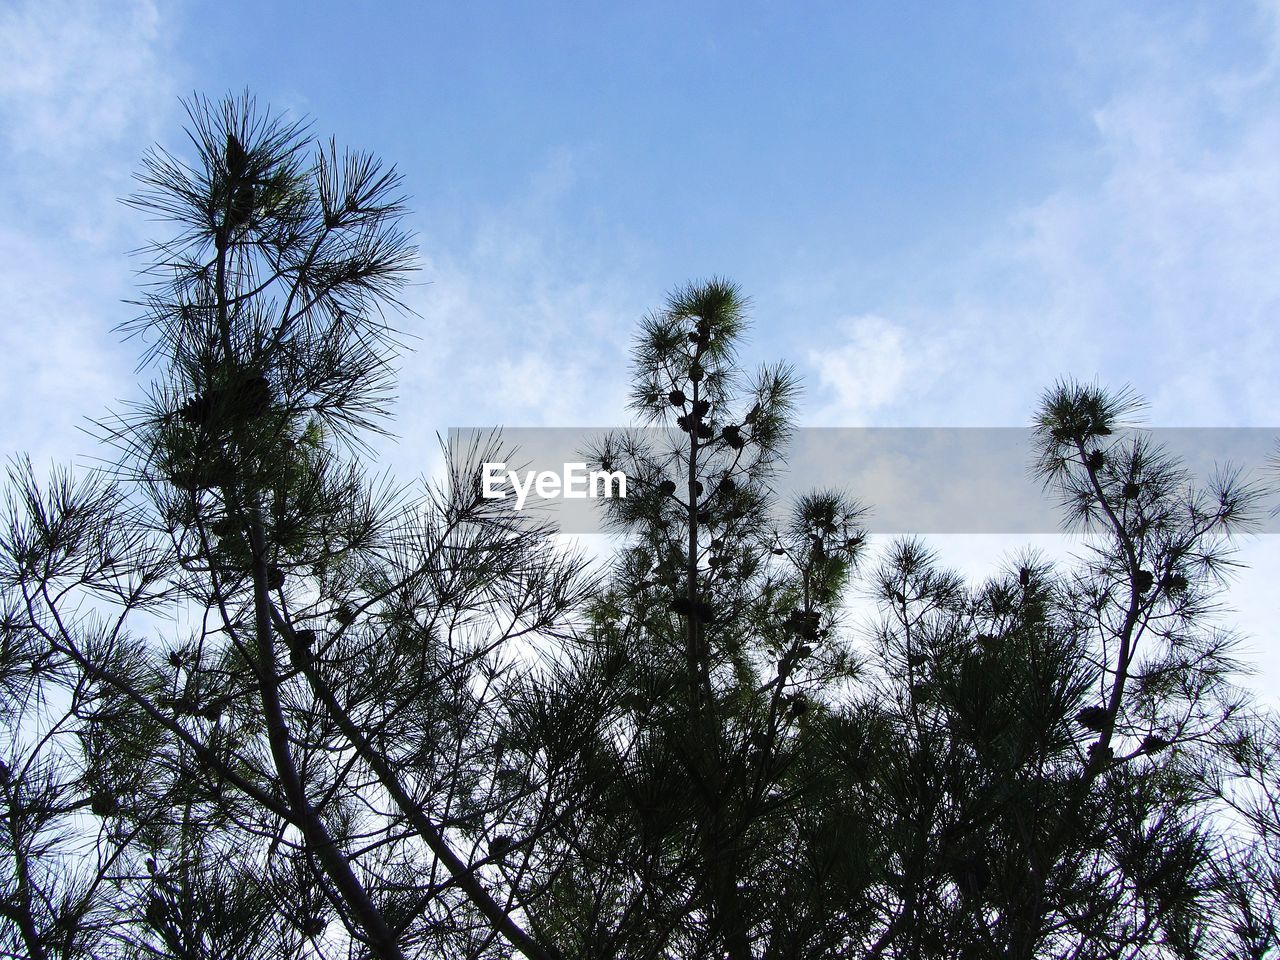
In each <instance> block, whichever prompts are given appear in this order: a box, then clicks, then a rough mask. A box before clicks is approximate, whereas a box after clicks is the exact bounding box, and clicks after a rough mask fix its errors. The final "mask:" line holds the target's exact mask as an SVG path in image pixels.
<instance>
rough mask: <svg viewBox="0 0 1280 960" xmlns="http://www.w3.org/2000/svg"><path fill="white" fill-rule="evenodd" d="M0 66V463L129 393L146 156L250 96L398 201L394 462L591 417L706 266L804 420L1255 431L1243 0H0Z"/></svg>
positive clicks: (1261, 163) (1277, 311)
mask: <svg viewBox="0 0 1280 960" xmlns="http://www.w3.org/2000/svg"><path fill="white" fill-rule="evenodd" d="M0 64H3V65H4V66H3V68H0V170H3V171H4V172H5V174H4V177H3V178H2V179H0V404H2V405H3V407H2V408H3V409H4V410H5V411H6V413H5V416H4V417H3V418H0V448H3V449H4V450H5V451H6V452H8V451H15V450H26V451H29V452H31V453H32V454H33V456H34V457H35V458H36V460H37V462H42V463H44V462H48V461H49V460H51V459H57V460H67V459H72V458H76V457H83V456H85V455H87V454H91V453H92V452H93V448H92V445H91V444H90V443H89V442H88V440H87V439H86V438H85V436H84V435H83V434H82V433H80V432H79V431H78V430H77V426H78V425H79V424H80V423H81V422H82V418H83V417H84V416H86V415H88V414H92V413H93V412H95V411H97V410H100V409H101V408H102V407H103V406H104V405H106V404H109V403H111V402H112V401H113V400H115V399H116V398H118V397H120V396H123V395H125V394H127V393H128V392H129V390H130V384H132V383H133V382H134V381H135V380H136V378H135V376H134V372H133V365H134V361H135V359H136V356H137V354H138V349H137V345H136V344H120V343H119V342H118V339H117V337H116V336H115V335H114V334H113V333H112V332H111V328H112V326H113V325H114V324H115V323H117V322H119V321H120V320H122V319H125V318H126V317H128V316H129V315H130V308H129V307H128V306H127V305H126V304H125V303H124V302H123V301H124V300H125V299H126V298H127V297H128V296H129V295H130V292H131V290H132V287H133V283H134V277H133V273H132V271H133V270H134V269H135V268H136V267H137V266H140V263H139V261H137V260H134V259H130V258H129V257H128V255H127V251H128V250H130V249H132V248H135V247H137V246H138V245H140V244H141V243H142V242H144V241H145V239H146V238H148V237H149V236H152V235H153V230H154V227H153V226H152V225H150V224H148V223H146V222H145V221H143V220H142V219H141V217H140V216H139V215H138V214H137V213H136V212H133V211H131V210H129V209H127V208H125V207H123V206H122V205H120V204H119V203H118V202H117V198H118V197H120V196H122V195H124V194H126V193H128V192H129V190H130V180H129V177H130V173H131V172H132V171H133V170H134V169H135V168H136V166H137V161H138V158H139V156H140V154H141V151H142V149H143V148H144V146H145V145H147V144H149V143H151V142H153V141H160V142H163V143H166V144H168V145H171V146H175V147H178V146H180V145H181V133H180V130H181V125H182V119H183V118H182V113H181V109H180V107H179V103H178V99H179V97H181V96H184V95H189V94H190V93H192V92H193V91H194V92H199V93H202V94H207V95H209V96H213V97H216V96H219V95H221V94H223V93H226V92H228V91H239V90H241V89H244V88H246V87H248V88H249V89H251V90H252V91H253V92H254V93H255V94H256V95H257V96H258V98H259V100H260V101H261V102H262V103H264V104H270V105H272V106H273V108H275V109H277V110H280V111H284V112H292V113H300V114H308V115H310V116H312V117H314V119H315V130H316V132H318V133H321V134H324V135H326V136H327V135H329V134H333V135H334V136H336V137H337V138H338V140H339V142H342V143H346V144H349V145H352V146H356V147H362V148H367V149H370V150H373V151H375V152H376V153H378V154H380V155H381V156H383V157H385V158H386V159H388V160H390V161H393V162H394V163H395V164H396V165H397V166H398V167H399V169H400V170H401V171H402V172H403V174H404V176H405V180H406V186H407V189H408V191H409V192H410V193H411V194H412V197H413V200H412V208H413V211H414V215H413V218H412V221H411V225H412V226H413V228H414V229H415V230H416V231H417V232H418V234H419V237H420V243H421V251H422V261H423V264H422V270H421V273H420V277H419V280H420V283H419V284H418V285H416V286H415V287H414V288H413V289H412V291H411V293H410V297H409V299H410V301H411V304H412V306H413V308H414V309H415V310H416V311H417V312H418V313H419V314H420V318H418V319H413V320H411V321H408V322H407V323H406V327H407V329H408V330H409V331H410V332H411V333H413V334H415V335H416V336H418V337H420V338H421V339H420V340H419V341H418V349H417V352H416V353H414V354H412V355H411V356H409V357H407V358H406V359H405V361H404V364H403V389H402V395H401V400H400V405H399V410H398V414H399V418H400V419H399V430H400V433H401V435H402V442H401V443H400V444H399V445H397V446H395V447H394V448H388V450H387V452H386V456H387V459H388V461H389V462H390V463H392V464H393V465H394V466H395V467H396V468H397V469H399V470H401V471H403V470H406V469H407V470H410V471H412V470H415V469H422V468H425V466H426V465H427V463H428V461H429V459H430V456H431V449H432V445H433V443H434V441H433V436H434V433H435V432H436V431H438V430H444V429H447V428H448V427H449V426H454V425H460V424H475V423H482V424H487V423H505V424H511V425H571V424H596V425H602V424H611V423H616V422H620V421H621V420H622V419H623V417H624V414H623V409H622V397H623V393H624V386H625V371H626V347H627V340H628V337H629V335H630V332H631V330H632V329H633V325H634V323H635V320H636V318H637V317H638V316H639V315H640V314H641V313H643V312H644V311H645V310H647V309H649V308H651V307H654V306H657V305H658V304H659V303H660V302H661V299H662V297H663V294H664V293H665V291H666V290H668V289H669V288H671V287H672V286H675V285H677V284H679V283H682V282H684V281H686V280H690V279H694V278H698V277H703V276H707V275H709V274H713V273H714V274H721V275H727V276H729V277H731V278H733V279H735V280H737V281H738V282H739V283H741V284H742V286H743V287H744V288H745V290H746V291H747V293H749V294H750V295H751V296H752V298H753V301H754V317H755V327H754V330H753V334H752V341H751V344H750V346H749V349H748V351H747V358H748V359H749V360H751V361H762V360H772V359H774V358H777V357H787V358H789V359H791V360H793V361H795V363H796V364H797V366H798V368H799V370H800V372H801V373H802V375H803V376H804V378H805V380H806V383H807V385H808V390H807V394H806V399H805V403H804V406H803V409H802V421H803V422H804V423H808V424H823V425H849V426H854V425H863V424H877V425H915V424H920V425H930V426H941V425H1016V424H1021V423H1025V422H1026V421H1027V418H1028V417H1029V416H1030V414H1031V412H1032V410H1033V408H1034V405H1035V402H1036V399H1037V397H1038V396H1039V394H1040V392H1041V391H1042V390H1043V389H1044V388H1045V387H1046V386H1047V385H1048V384H1049V383H1051V382H1052V381H1053V380H1054V379H1055V378H1057V377H1059V376H1062V375H1068V374H1069V375H1074V376H1077V377H1081V378H1086V379H1090V378H1094V377H1097V378H1099V379H1100V380H1101V381H1102V382H1104V383H1108V384H1113V385H1121V384H1126V383H1127V384H1131V385H1132V386H1133V387H1134V388H1135V389H1136V390H1137V391H1138V392H1139V393H1141V394H1144V395H1145V396H1146V397H1147V398H1148V399H1149V400H1150V401H1151V409H1150V420H1151V422H1152V423H1156V424H1161V425H1200V426H1215V425H1221V426H1271V425H1280V387H1277V385H1276V377H1275V362H1276V358H1277V356H1280V351H1278V349H1277V348H1278V347H1280V343H1278V342H1277V340H1278V337H1277V329H1278V327H1277V323H1276V319H1277V317H1280V269H1278V266H1280V229H1278V226H1277V225H1278V224H1280V164H1278V163H1277V158H1280V6H1277V4H1276V3H1274V2H1270V3H1261V2H1258V3H1251V2H1245V0H1238V2H1230V3H1220V2H1206V3H1131V4H1115V3H1083V2H1082V3H1070V4H1062V3H1036V2H1033V3H1016V4H1015V3H1007V4H997V3H985V2H984V3H976V2H974V3H954V4H937V3H923V2H919V3H902V2H895V3H889V2H877V3H856V2H847V3H839V4H836V3H830V4H826V3H788V4H783V3H765V2H745V0H744V2H738V3H734V4H729V3H714V4H713V3H704V4H697V3H683V4H679V5H677V4H659V3H650V4H643V5H641V4H628V5H623V4H604V3H594V4H586V3H573V4H570V3H562V4H552V3H541V4H534V3H488V4H479V3H478V4H470V5H465V6H464V5H460V4H443V3H407V2H406V3H383V4H373V3H370V4H352V3H337V2H311V3H307V4H301V3H292V4H276V5H270V7H269V9H267V10H266V11H264V10H262V9H261V8H260V7H259V6H258V5H257V4H249V3H237V2H223V3H219V4H217V5H205V4H196V3H181V2H179V3H164V4H160V3H148V2H126V0H120V2H112V3H106V2H103V3H99V4H94V3H85V2H75V0H40V2H32V0H0ZM1274 539H1275V538H1267V539H1265V540H1263V541H1260V542H1259V543H1257V544H1255V545H1253V546H1252V547H1251V548H1250V553H1249V558H1250V559H1251V560H1252V561H1253V562H1254V563H1255V571H1254V572H1253V573H1252V574H1250V575H1248V577H1246V579H1245V581H1243V582H1242V585H1241V589H1240V591H1239V592H1238V595H1239V597H1240V599H1239V602H1238V605H1239V606H1241V608H1242V611H1243V612H1244V613H1245V614H1246V616H1244V621H1245V622H1246V626H1252V627H1255V628H1257V629H1256V630H1254V632H1255V635H1257V633H1259V632H1260V631H1261V629H1262V628H1264V627H1265V626H1266V625H1267V624H1268V623H1269V622H1270V621H1271V620H1273V619H1274V616H1275V614H1276V613H1277V612H1280V611H1278V610H1277V603H1276V601H1273V600H1271V599H1270V598H1269V592H1268V591H1267V590H1266V587H1267V585H1269V584H1270V583H1273V582H1274V581H1275V573H1276V572H1277V569H1278V568H1280V559H1277V557H1276V554H1277V552H1280V551H1278V549H1277V545H1276V544H1275V543H1274V542H1273V541H1274ZM1002 548H1003V547H1002ZM990 553H991V548H990V547H989V546H988V547H984V548H982V549H981V550H978V554H981V556H982V558H983V560H984V562H985V559H986V558H987V556H988V555H989V554H990ZM974 555H976V554H974ZM1246 608H1247V609H1246ZM1258 645H1259V646H1260V647H1261V646H1265V645H1266V644H1265V643H1264V642H1263V638H1261V637H1259V638H1258ZM1278 662H1280V661H1278ZM1277 675H1280V672H1278V673H1277Z"/></svg>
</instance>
